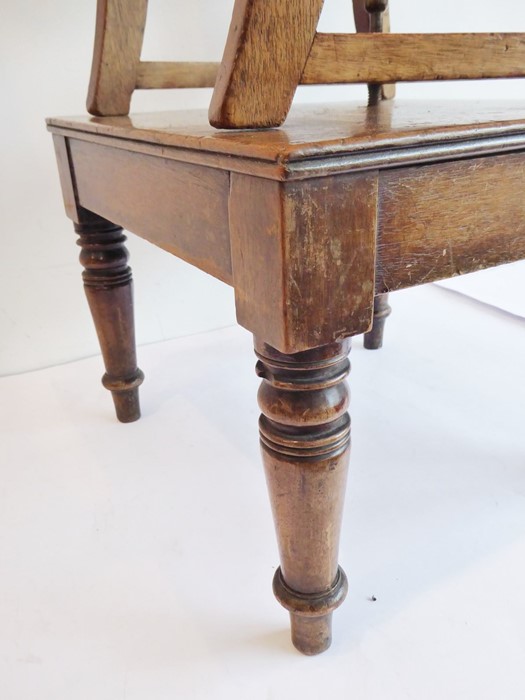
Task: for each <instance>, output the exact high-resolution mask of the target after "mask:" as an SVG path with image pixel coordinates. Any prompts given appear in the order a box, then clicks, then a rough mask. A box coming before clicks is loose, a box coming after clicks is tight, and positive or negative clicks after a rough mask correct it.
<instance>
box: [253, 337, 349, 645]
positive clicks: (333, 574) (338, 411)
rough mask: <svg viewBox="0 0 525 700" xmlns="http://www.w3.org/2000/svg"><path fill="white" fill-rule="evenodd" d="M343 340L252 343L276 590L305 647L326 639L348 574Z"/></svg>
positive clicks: (346, 364)
mask: <svg viewBox="0 0 525 700" xmlns="http://www.w3.org/2000/svg"><path fill="white" fill-rule="evenodd" d="M348 350H349V341H343V342H338V343H333V344H331V345H327V346H323V347H321V348H316V349H314V350H308V351H306V352H301V353H297V354H294V355H285V354H283V353H280V352H278V351H277V350H275V349H273V348H271V347H270V346H268V345H265V344H259V345H257V344H256V352H257V355H258V357H259V362H258V363H257V374H258V375H259V376H260V377H261V379H262V380H263V381H262V384H261V387H260V390H259V395H258V398H259V405H260V408H261V411H262V415H261V418H260V436H261V447H262V455H263V461H264V466H265V472H266V479H267V483H268V489H269V492H270V499H271V503H272V509H273V515H274V521H275V527H276V531H277V539H278V544H279V551H280V558H281V567H280V568H279V569H278V570H277V572H276V575H275V578H274V593H275V595H276V597H277V599H278V600H279V602H280V603H281V604H282V605H283V606H284V607H285V608H286V609H287V610H289V612H290V616H291V625H292V641H293V643H294V645H295V646H296V647H297V649H299V651H301V652H303V653H305V654H318V653H320V652H322V651H325V649H327V648H328V647H329V646H330V642H331V619H332V612H333V611H334V610H335V609H336V608H337V607H338V606H339V605H340V604H341V603H342V602H343V600H344V597H345V595H346V591H347V586H348V584H347V580H346V576H345V574H344V572H343V571H342V569H341V568H340V567H339V566H338V563H337V556H338V548H339V533H340V528H341V517H342V510H343V502H344V493H345V486H346V476H347V470H348V460H349V452H350V417H349V415H348V413H347V407H348V402H349V392H348V387H347V384H346V381H345V378H346V376H347V375H348V372H349V369H350V364H349V362H348V357H347V354H348Z"/></svg>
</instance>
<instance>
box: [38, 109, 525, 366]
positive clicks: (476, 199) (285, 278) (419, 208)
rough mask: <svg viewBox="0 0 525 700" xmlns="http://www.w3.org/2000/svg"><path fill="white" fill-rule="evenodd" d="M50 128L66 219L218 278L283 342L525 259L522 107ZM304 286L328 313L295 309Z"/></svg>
mask: <svg viewBox="0 0 525 700" xmlns="http://www.w3.org/2000/svg"><path fill="white" fill-rule="evenodd" d="M48 123H49V128H50V129H51V131H53V132H54V133H55V142H56V145H57V154H58V158H59V162H62V164H63V165H62V166H61V168H60V171H61V174H62V178H63V181H62V190H63V192H64V196H65V201H66V209H67V210H68V211H69V214H70V216H71V218H73V219H75V217H77V218H78V211H77V212H75V207H78V205H81V206H82V207H83V208H84V209H86V210H88V211H90V212H94V213H96V214H97V215H99V216H102V217H104V218H105V219H107V220H109V221H112V222H115V223H117V224H119V225H120V226H123V227H124V228H126V229H127V230H129V231H132V232H133V233H136V234H138V235H140V236H141V237H143V238H146V239H147V240H149V241H151V242H152V243H154V244H156V245H158V246H160V247H162V248H164V249H166V250H168V251H169V252H171V253H173V254H175V255H177V256H178V257H180V258H182V259H184V260H186V261H187V262H189V263H191V264H192V265H195V266H196V267H199V268H200V269H202V270H204V271H206V272H208V273H209V274H212V275H214V276H215V277H217V278H218V279H220V280H222V281H224V282H226V283H228V284H231V285H232V286H234V288H235V294H236V305H237V318H238V320H239V322H240V323H241V324H242V325H244V326H245V327H246V328H248V329H249V330H250V331H252V332H253V333H255V334H256V335H259V336H263V337H266V338H267V339H269V342H270V343H271V344H272V345H273V346H274V347H277V348H278V349H279V350H281V351H283V352H294V351H295V352H297V351H300V350H302V349H304V348H308V347H315V346H316V345H321V344H323V343H324V342H329V341H330V339H331V338H332V337H333V336H334V334H335V335H336V337H337V336H338V335H339V336H340V335H354V334H357V333H360V332H363V331H366V330H367V328H368V326H369V324H370V318H371V309H372V303H373V295H374V294H383V293H385V292H387V291H393V290H396V289H402V288H406V287H411V286H414V285H417V284H421V283H423V282H432V281H435V280H438V279H444V278H448V277H452V276H455V275H459V274H463V273H466V272H472V271H474V270H478V269H482V268H485V267H490V266H493V265H498V264H500V263H504V262H511V261H514V260H519V259H521V258H523V257H525V200H524V198H523V182H524V181H525V106H524V105H523V104H520V103H505V104H502V103H499V102H449V103H446V102H439V103H437V104H436V105H435V107H431V106H430V105H428V104H426V103H425V104H423V103H421V102H406V103H403V102H390V101H388V102H381V103H380V104H378V105H377V106H374V107H368V108H367V107H363V106H357V105H354V106H348V105H336V106H332V107H326V106H323V107H319V106H300V107H296V108H295V109H294V110H293V113H292V114H291V115H290V117H289V119H288V120H287V122H286V125H285V126H284V127H282V128H280V129H273V130H258V131H257V130H252V131H217V130H215V129H213V128H212V127H210V126H209V125H208V123H207V115H206V113H205V112H204V111H191V112H167V113H160V114H154V115H153V114H145V115H138V116H132V117H78V118H71V119H51V120H49V122H48ZM70 172H71V173H73V182H72V183H71V182H70V176H69V173H70ZM509 222H512V223H509ZM334 271H336V272H337V274H335V272H334ZM268 278H271V279H275V280H281V281H282V284H283V286H282V287H281V288H280V289H279V290H278V289H277V288H275V289H274V292H275V298H270V297H269V296H268ZM327 280H330V284H328V282H327ZM303 286H304V288H307V289H308V300H309V301H308V300H307V301H308V304H310V303H311V304H312V305H314V301H315V300H318V299H322V300H323V303H319V304H318V305H317V306H316V308H319V309H324V308H325V305H331V308H332V312H331V314H330V315H329V316H326V315H325V314H323V315H322V317H321V316H320V317H319V318H316V317H315V316H312V315H310V316H309V315H308V314H305V313H304V312H303V308H302V307H303V306H304V304H305V303H306V302H305V299H304V294H305V291H304V289H303ZM296 297H297V298H296ZM261 299H264V300H265V304H261ZM308 304H307V306H308ZM291 310H293V313H294V314H297V319H295V320H294V321H293V322H291V321H290V318H291V317H290V315H289V314H290V313H292V311H291ZM298 329H299V330H298Z"/></svg>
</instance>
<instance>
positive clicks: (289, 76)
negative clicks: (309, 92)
mask: <svg viewBox="0 0 525 700" xmlns="http://www.w3.org/2000/svg"><path fill="white" fill-rule="evenodd" d="M323 3H324V0H235V5H234V9H233V16H232V21H231V25H230V30H229V33H228V39H227V42H226V47H225V50H224V55H223V58H222V62H221V63H199V62H191V63H188V62H168V63H166V62H145V61H141V58H140V55H141V49H142V40H143V35H144V27H145V23H146V13H147V0H98V5H97V24H96V36H95V49H94V55H93V66H92V72H91V81H90V87H89V95H88V111H89V112H90V113H91V114H95V115H101V116H111V115H125V114H128V112H129V107H130V102H131V96H132V94H133V91H134V90H135V89H152V88H157V89H158V88H183V87H184V88H187V87H213V88H214V91H213V96H212V100H211V104H210V111H209V118H210V123H211V124H212V125H213V126H216V127H218V128H230V129H238V128H264V127H275V126H280V125H281V124H282V123H283V122H284V120H285V119H286V116H287V114H288V112H289V110H290V107H291V104H292V100H293V97H294V94H295V91H296V89H297V86H298V85H300V84H302V85H321V84H324V85H326V84H348V83H367V84H368V86H369V94H370V102H371V103H372V104H373V103H375V102H377V101H378V99H380V98H381V97H390V96H392V93H393V89H392V87H391V86H392V85H393V84H394V83H396V82H413V81H425V80H476V79H486V78H518V77H525V34H521V33H505V34H502V33H497V34H496V33H491V34H390V33H388V28H389V18H388V15H387V11H388V0H353V5H354V17H355V20H356V28H357V33H356V34H323V33H320V32H317V25H318V22H319V17H320V14H321V10H322V8H323Z"/></svg>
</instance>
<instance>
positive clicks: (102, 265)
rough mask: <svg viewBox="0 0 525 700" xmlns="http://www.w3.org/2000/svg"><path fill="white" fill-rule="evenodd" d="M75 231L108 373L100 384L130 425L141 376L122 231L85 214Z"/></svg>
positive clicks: (137, 410) (137, 411)
mask: <svg viewBox="0 0 525 700" xmlns="http://www.w3.org/2000/svg"><path fill="white" fill-rule="evenodd" d="M75 231H76V232H77V233H78V235H79V240H78V241H77V243H78V245H80V247H81V251H80V262H81V264H82V265H83V267H84V272H83V273H82V279H83V281H84V290H85V292H86V297H87V300H88V304H89V308H90V311H91V315H92V317H93V321H94V323H95V328H96V331H97V335H98V340H99V343H100V349H101V351H102V357H103V359H104V365H105V368H106V373H105V374H104V376H103V378H102V383H103V384H104V386H105V387H106V389H109V390H110V391H111V394H112V396H113V402H114V404H115V410H116V414H117V418H118V419H119V420H120V421H121V422H122V423H130V422H132V421H135V420H137V419H138V418H140V405H139V391H138V388H139V386H140V385H141V384H142V381H143V379H144V375H143V373H142V372H141V370H140V369H139V368H138V367H137V356H136V350H135V328H134V321H133V280H132V276H131V268H130V267H129V266H128V257H129V256H128V251H127V249H126V247H125V245H124V243H125V241H126V237H125V236H124V234H123V232H122V228H121V227H120V226H116V225H115V224H112V223H111V222H110V221H106V219H103V218H102V217H100V216H97V215H96V214H93V213H92V212H88V211H86V210H82V211H81V216H80V221H79V222H78V223H75Z"/></svg>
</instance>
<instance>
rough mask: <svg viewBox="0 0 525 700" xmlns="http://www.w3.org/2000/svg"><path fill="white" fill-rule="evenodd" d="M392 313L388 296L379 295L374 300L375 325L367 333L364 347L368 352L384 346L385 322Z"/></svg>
mask: <svg viewBox="0 0 525 700" xmlns="http://www.w3.org/2000/svg"><path fill="white" fill-rule="evenodd" d="M391 313H392V309H391V307H390V306H389V304H388V294H378V295H377V296H376V297H375V299H374V324H373V326H372V328H371V330H369V331H368V333H365V341H364V345H365V348H366V349H367V350H377V349H378V348H380V347H381V346H382V345H383V333H384V332H385V321H386V319H387V318H388V317H389V316H390V314H391Z"/></svg>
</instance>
